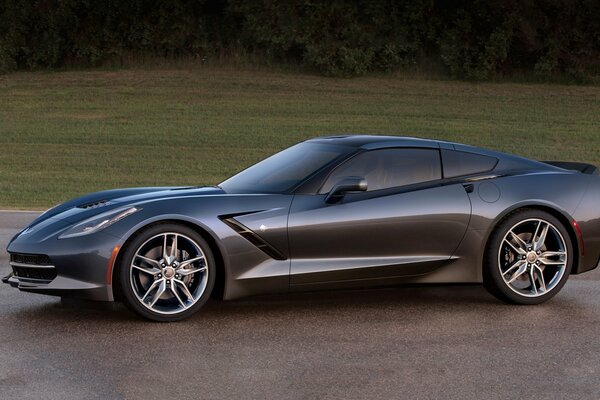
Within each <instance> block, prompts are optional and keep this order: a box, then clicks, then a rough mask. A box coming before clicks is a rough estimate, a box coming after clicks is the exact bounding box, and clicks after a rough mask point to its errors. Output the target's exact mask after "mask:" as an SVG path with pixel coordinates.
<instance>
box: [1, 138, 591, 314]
mask: <svg viewBox="0 0 600 400" xmlns="http://www.w3.org/2000/svg"><path fill="white" fill-rule="evenodd" d="M7 251H8V253H9V256H10V266H11V268H12V272H11V273H10V274H9V275H8V276H6V277H5V278H3V282H5V283H8V284H10V285H12V286H13V287H16V288H18V289H19V290H21V291H26V292H32V293H41V294H47V295H55V296H61V297H69V296H72V297H79V298H86V299H92V300H102V301H122V302H124V303H125V304H126V305H127V306H128V307H129V308H130V309H131V310H133V311H134V312H136V313H137V314H139V315H141V316H143V317H145V318H148V319H152V320H155V321H174V320H180V319H183V318H186V317H188V316H190V315H192V314H193V313H195V312H196V311H198V310H199V309H200V308H201V307H202V306H203V305H204V304H205V303H206V301H207V300H208V299H209V298H210V297H213V298H219V299H224V300H231V299H237V298H241V297H244V296H250V295H258V294H267V293H284V292H290V291H312V290H327V289H333V288H352V287H375V286H390V285H398V284H436V283H437V284H439V283H482V284H483V285H484V286H485V287H486V288H487V289H488V291H489V292H490V293H491V294H493V295H494V296H495V297H497V298H498V299H500V300H502V301H504V302H508V303H514V304H538V303H542V302H544V301H546V300H548V299H550V298H551V297H553V296H554V295H556V294H557V293H558V292H559V291H560V290H561V288H562V287H563V286H564V284H565V282H566V281H567V279H568V278H569V276H570V275H572V274H580V273H583V272H586V271H589V270H592V269H594V268H596V267H597V266H598V264H599V260H600V175H599V172H598V169H597V168H596V167H595V166H592V165H589V164H584V163H576V162H559V161H554V162H553V161H547V162H541V161H534V160H530V159H526V158H522V157H518V156H514V155H509V154H504V153H499V152H495V151H490V150H485V149H481V148H475V147H471V146H467V145H462V144H457V143H450V142H445V141H436V140H426V139H417V138H409V137H386V136H352V135H348V136H335V137H322V138H315V139H311V140H307V141H305V142H302V143H299V144H296V145H294V146H292V147H290V148H288V149H286V150H283V151H281V152H279V153H277V154H275V155H273V156H271V157H269V158H267V159H265V160H263V161H261V162H259V163H257V164H255V165H253V166H251V167H249V168H247V169H245V170H243V171H241V172H240V173H238V174H236V175H234V176H232V177H231V178H229V179H227V180H225V181H224V182H222V183H220V184H219V185H217V186H205V187H151V188H130V189H118V190H108V191H103V192H98V193H93V194H89V195H86V196H83V197H80V198H77V199H74V200H70V201H67V202H65V203H63V204H61V205H58V206H56V207H54V208H52V209H50V210H48V211H46V212H45V213H44V214H42V215H41V216H40V217H38V218H37V219H36V220H35V221H33V222H32V223H31V224H30V225H29V226H28V227H27V228H25V229H24V230H23V231H21V232H20V233H19V234H18V235H16V236H15V237H14V238H13V239H12V240H11V242H10V243H9V245H8V248H7Z"/></svg>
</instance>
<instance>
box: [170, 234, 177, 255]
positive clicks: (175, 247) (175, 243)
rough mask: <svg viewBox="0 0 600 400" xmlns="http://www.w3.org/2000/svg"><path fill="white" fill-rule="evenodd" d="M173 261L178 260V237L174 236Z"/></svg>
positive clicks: (172, 246) (172, 244) (172, 245)
mask: <svg viewBox="0 0 600 400" xmlns="http://www.w3.org/2000/svg"><path fill="white" fill-rule="evenodd" d="M171 260H177V235H176V234H175V235H173V243H171Z"/></svg>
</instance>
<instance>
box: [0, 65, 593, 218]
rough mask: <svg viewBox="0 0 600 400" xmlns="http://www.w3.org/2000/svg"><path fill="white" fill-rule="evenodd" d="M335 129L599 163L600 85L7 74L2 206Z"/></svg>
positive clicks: (175, 170) (132, 180) (157, 174)
mask: <svg viewBox="0 0 600 400" xmlns="http://www.w3.org/2000/svg"><path fill="white" fill-rule="evenodd" d="M335 133H372V134H392V135H411V136H419V137H430V138H438V139H446V140H452V141H459V142H463V143H468V144H472V145H476V146H484V147H488V148H492V149H497V150H501V151H507V152H512V153H516V154H520V155H523V156H527V157H532V158H536V159H560V160H571V161H584V162H591V163H595V164H597V165H600V88H599V87H597V86H561V85H533V84H514V83H512V84H511V83H479V84H475V83H464V82H453V81H450V82H449V81H432V80H419V79H403V78H402V77H401V76H394V77H371V78H356V79H351V80H346V79H333V78H324V77H318V76H312V75H305V74H297V73H292V72H274V71H265V70H257V69H248V70H240V69H231V68H215V67H209V68H201V69H200V68H196V69H191V68H187V69H186V68H180V69H177V68H171V69H137V70H136V69H126V70H114V71H84V72H81V71H67V72H56V73H47V72H36V73H17V74H11V75H4V76H0V146H1V149H2V150H1V151H0V208H44V207H48V206H51V205H52V204H54V203H58V202H61V201H64V200H66V199H68V198H71V197H74V196H77V195H80V194H83V193H87V192H91V191H96V190H102V189H108V188H114V187H127V186H154V185H199V184H215V183H217V182H219V181H220V180H222V179H223V178H225V177H227V176H229V175H230V174H232V173H234V172H236V171H237V170H240V169H242V168H243V167H245V166H247V165H250V164H252V163H254V162H255V161H257V160H259V159H261V158H263V157H265V156H266V155H268V154H270V153H273V152H275V151H277V150H279V149H282V148H284V147H287V146H289V145H291V144H293V143H295V142H298V141H301V140H303V139H306V138H309V137H313V136H319V135H328V134H335Z"/></svg>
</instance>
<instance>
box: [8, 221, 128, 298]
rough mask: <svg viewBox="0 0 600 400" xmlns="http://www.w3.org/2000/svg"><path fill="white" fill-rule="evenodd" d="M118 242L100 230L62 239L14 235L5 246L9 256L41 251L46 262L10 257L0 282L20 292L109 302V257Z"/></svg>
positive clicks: (110, 295)
mask: <svg viewBox="0 0 600 400" xmlns="http://www.w3.org/2000/svg"><path fill="white" fill-rule="evenodd" d="M119 242H120V239H119V238H116V237H114V236H111V235H108V234H104V233H102V232H98V233H95V234H93V235H89V236H82V237H75V238H70V239H62V240H59V239H57V238H56V237H55V236H54V237H50V238H44V240H41V241H38V240H34V239H33V238H27V237H17V238H15V240H13V241H12V242H11V243H10V244H9V246H8V249H7V250H8V252H9V253H11V257H12V256H14V255H20V256H23V255H25V256H26V255H40V254H41V255H44V256H47V258H48V259H49V262H48V263H46V264H44V265H39V264H34V263H23V262H15V261H14V260H13V259H11V262H10V265H11V268H12V272H11V273H10V274H9V275H7V276H5V277H4V278H2V282H4V283H6V284H9V285H11V286H12V287H15V288H17V289H19V290H21V291H24V292H31V293H40V294H46V295H52V296H61V297H76V298H81V299H88V300H99V301H113V300H114V297H113V290H112V264H111V263H112V262H113V261H114V257H111V256H112V252H113V249H114V248H115V246H119V245H120V243H119ZM12 258H14V257H12ZM27 271H34V272H36V273H29V272H27ZM38 271H39V272H40V273H37V272H38Z"/></svg>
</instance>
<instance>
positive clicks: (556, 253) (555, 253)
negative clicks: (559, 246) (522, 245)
mask: <svg viewBox="0 0 600 400" xmlns="http://www.w3.org/2000/svg"><path fill="white" fill-rule="evenodd" d="M566 255H567V253H565V252H564V251H545V252H543V253H542V254H540V257H543V258H547V257H562V256H566Z"/></svg>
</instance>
